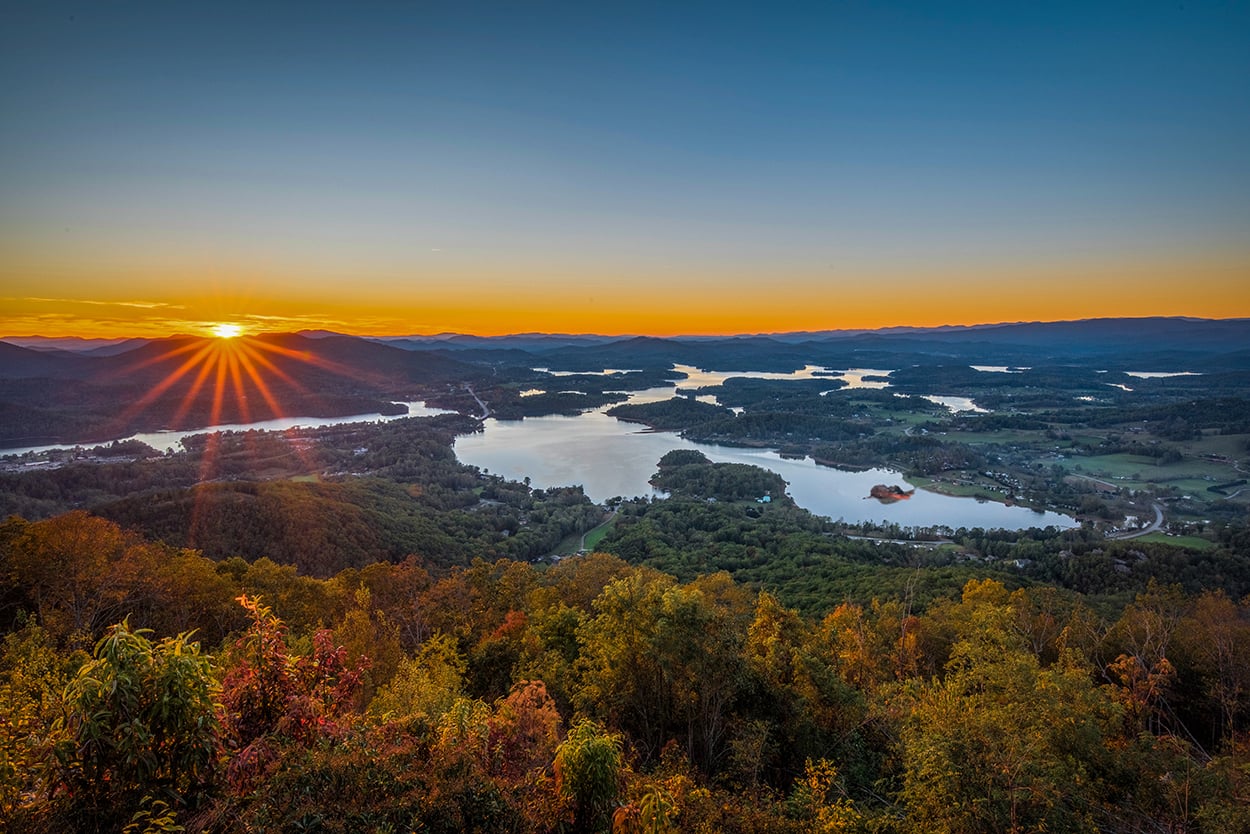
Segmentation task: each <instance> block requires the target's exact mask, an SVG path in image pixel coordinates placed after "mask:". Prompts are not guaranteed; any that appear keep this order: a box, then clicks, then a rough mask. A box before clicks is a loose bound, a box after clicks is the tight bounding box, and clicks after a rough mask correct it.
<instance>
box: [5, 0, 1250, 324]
mask: <svg viewBox="0 0 1250 834" xmlns="http://www.w3.org/2000/svg"><path fill="white" fill-rule="evenodd" d="M1247 149H1250V4H1247V3H1244V2H1192V0H1186V2H1176V0H1173V2H1169V3H1156V2H1152V0H1141V2H1129V3H1099V2H1064V0H1054V2H1046V3H1037V2H1011V0H1000V1H999V2H989V3H961V2H942V3H938V2H924V3H922V2H906V3H887V2H839V1H838V0H826V2H820V3H786V2H767V3H764V2H761V3H742V4H739V3H733V2H729V0H726V1H725V2H720V3H706V4H705V3H699V2H689V3H677V2H663V3H655V4H650V3H645V2H630V3H621V2H591V3H586V2H576V3H544V2H526V3H516V2H506V3H505V2H498V3H476V2H446V3H444V2H415V0H414V2H355V3H336V4H331V3H317V2H304V3H271V2H263V0H262V1H259V2H248V3H232V2H215V3H181V2H162V3H134V2H124V0H123V2H117V3H98V2H93V3H85V4H73V3H62V2H57V0H39V2H14V0H9V2H7V3H5V5H4V11H3V17H2V25H0V335H8V336H18V335H23V336H24V335H31V334H41V335H47V336H67V335H79V336H86V337H121V336H161V335H167V334H170V333H175V332H205V331H206V330H207V329H208V328H210V327H211V326H212V325H213V324H215V323H219V322H236V323H239V324H241V325H243V326H244V327H245V328H247V329H248V330H250V331H260V330H298V329H304V328H314V329H315V328H323V329H330V330H336V331H339V332H346V333H359V334H370V335H399V334H417V333H439V332H449V331H454V332H462V333H478V334H486V335H490V334H498V333H515V332H530V331H546V332H576V333H583V332H594V333H605V334H615V333H630V334H638V333H647V334H655V335H673V334H683V333H684V334H695V333H762V332H779V331H794V330H825V329H839V328H871V327H885V326H897V325H912V326H935V325H943V324H973V323H987V322H1001V321H1033V320H1064V319H1076V318H1090V317H1102V316H1121V315H1123V316H1147V315H1186V316H1204V317H1217V318H1224V317H1244V316H1250V151H1248V150H1247Z"/></svg>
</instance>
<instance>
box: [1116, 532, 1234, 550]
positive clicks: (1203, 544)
mask: <svg viewBox="0 0 1250 834" xmlns="http://www.w3.org/2000/svg"><path fill="white" fill-rule="evenodd" d="M1133 541H1138V542H1148V543H1150V544H1171V545H1176V546H1177V547H1188V548H1189V549H1190V550H1211V549H1212V548H1214V547H1215V542H1213V541H1209V540H1207V539H1201V538H1198V537H1197V536H1169V535H1168V534H1166V533H1151V534H1150V535H1148V536H1141V537H1140V538H1136V539H1133Z"/></svg>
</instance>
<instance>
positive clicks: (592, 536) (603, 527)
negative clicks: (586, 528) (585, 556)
mask: <svg viewBox="0 0 1250 834" xmlns="http://www.w3.org/2000/svg"><path fill="white" fill-rule="evenodd" d="M616 518H617V517H616V516H612V517H611V518H609V519H608V520H607V521H605V522H603V523H602V524H600V525H599V526H598V527H596V528H595V529H593V530H591V531H590V532H589V533H587V534H586V549H587V550H590V551H593V550H594V549H595V548H596V547H598V546H599V542H601V541H603V537H604V536H606V535H607V534H608V532H609V531H611V529H612V528H613V527H614V526H616Z"/></svg>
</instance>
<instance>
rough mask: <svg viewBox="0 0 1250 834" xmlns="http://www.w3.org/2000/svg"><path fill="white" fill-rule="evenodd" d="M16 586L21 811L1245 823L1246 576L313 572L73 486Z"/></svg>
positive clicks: (300, 817) (18, 545)
mask: <svg viewBox="0 0 1250 834" xmlns="http://www.w3.org/2000/svg"><path fill="white" fill-rule="evenodd" d="M680 465H689V464H687V463H682V464H680ZM0 615H2V616H3V618H4V621H3V625H4V629H5V632H6V636H5V638H4V640H3V643H2V644H0V696H2V697H0V764H2V765H3V766H2V767H0V827H3V828H4V830H7V831H23V832H33V834H44V832H48V833H49V834H50V832H61V831H70V830H73V831H84V832H119V831H122V830H123V829H124V830H125V831H157V830H185V831H192V832H246V831H257V830H278V831H300V830H314V831H322V832H357V831H379V830H381V831H389V830H424V831H441V832H459V831H483V832H484V831H513V832H533V833H534V834H555V832H564V831H571V832H600V831H608V830H609V829H611V830H612V831H616V832H620V831H632V830H651V831H670V832H673V831H691V832H709V833H710V832H730V834H735V833H736V832H742V833H743V834H746V832H782V833H784V834H817V832H821V834H823V833H824V832H831V831H833V832H837V831H847V832H869V831H871V832H879V831H891V832H909V833H911V832H914V833H915V834H918V833H919V832H927V831H958V832H964V831H967V832H982V831H996V832H997V831H1012V830H1019V831H1026V830H1031V831H1042V830H1046V831H1074V832H1075V831H1102V832H1109V833H1110V834H1130V833H1131V832H1140V831H1154V830H1172V831H1187V832H1196V833H1197V834H1217V832H1219V833H1220V834H1223V832H1236V831H1245V830H1247V826H1248V825H1250V804H1248V801H1247V797H1248V796H1250V776H1248V774H1250V767H1248V765H1247V755H1250V754H1248V752H1247V746H1246V741H1245V733H1246V728H1247V721H1248V720H1250V686H1247V682H1248V681H1250V661H1248V660H1247V659H1248V658H1250V605H1247V603H1246V602H1244V601H1243V602H1241V603H1238V602H1236V601H1234V600H1231V599H1229V598H1228V597H1227V596H1225V595H1224V594H1222V593H1220V592H1209V591H1208V592H1203V593H1196V594H1185V593H1182V592H1181V591H1179V590H1178V589H1176V588H1172V587H1167V586H1162V585H1155V584H1151V585H1150V586H1148V587H1147V588H1146V589H1145V590H1144V591H1143V592H1142V593H1141V594H1139V595H1137V596H1136V598H1135V599H1133V600H1132V601H1131V604H1129V605H1128V606H1126V607H1125V608H1123V610H1122V611H1121V612H1120V613H1118V614H1116V615H1114V616H1112V617H1109V618H1105V619H1104V618H1102V617H1100V616H1099V615H1098V614H1097V613H1095V612H1094V611H1092V610H1091V609H1090V608H1088V607H1087V606H1086V605H1085V604H1084V603H1083V602H1082V601H1081V599H1080V598H1078V597H1075V596H1073V595H1070V594H1065V593H1061V592H1057V591H1055V590H1054V589H1053V588H1046V587H1032V588H1024V589H1019V590H1016V591H1014V592H1013V591H1009V590H1008V589H1007V588H1005V587H1004V586H1003V585H1002V584H1000V583H998V582H996V581H993V580H983V581H975V580H974V581H970V582H968V583H967V584H966V585H965V586H964V587H963V589H962V591H960V592H957V593H955V594H954V595H953V596H950V597H946V598H940V599H936V600H934V601H932V602H931V603H930V604H928V605H927V606H925V607H924V608H921V607H919V606H917V605H916V604H915V599H914V597H913V596H912V595H911V593H910V592H905V593H903V594H902V595H899V596H894V595H888V594H887V595H882V596H880V597H878V598H877V599H874V600H872V601H871V602H870V604H864V605H860V604H854V603H844V604H841V605H839V606H837V607H836V608H835V609H833V610H832V611H830V612H829V613H828V614H827V615H826V616H824V617H823V618H809V617H805V616H803V615H801V614H800V613H798V612H796V611H795V610H793V609H790V608H788V607H787V606H785V605H784V604H783V603H781V602H779V601H778V600H777V599H776V598H775V597H773V596H772V595H770V594H769V593H767V592H757V591H754V590H750V589H748V588H747V587H745V586H742V585H739V584H737V583H735V582H734V581H733V580H732V579H731V578H729V577H728V576H727V575H726V574H723V573H719V574H708V575H703V576H700V577H698V578H695V579H693V580H690V581H685V582H683V581H678V580H677V579H675V578H674V577H672V576H669V575H667V574H664V573H661V572H659V571H656V570H654V569H652V568H645V567H631V566H630V565H628V564H627V563H625V562H623V561H620V560H618V559H616V558H614V557H610V556H606V555H603V554H596V555H590V556H583V557H574V558H570V559H567V560H564V561H562V562H560V563H559V564H558V565H555V566H552V567H550V568H547V569H545V570H542V569H538V568H535V567H533V566H531V565H527V564H525V563H523V562H517V561H511V560H503V561H499V562H494V563H492V562H488V561H477V562H475V563H474V564H472V565H471V566H467V567H464V568H458V569H455V570H452V571H450V572H447V573H439V574H435V573H432V572H430V571H428V570H427V569H426V568H425V567H424V566H423V565H422V564H421V562H420V561H419V560H418V559H410V560H407V561H405V562H402V563H399V564H390V563H378V564H372V565H368V566H365V567H363V568H359V569H355V568H353V569H350V570H345V571H343V572H341V573H339V574H337V575H336V576H334V577H332V578H328V579H311V578H308V577H306V576H302V575H300V574H299V573H298V572H296V571H295V570H294V569H292V568H288V567H283V566H280V565H278V564H276V563H274V562H272V561H269V560H267V559H262V560H259V561H257V562H255V563H252V564H249V563H247V562H245V561H243V560H241V559H229V560H226V561H223V562H213V561H211V560H208V559H206V558H204V557H203V556H201V555H200V554H198V553H197V552H195V551H190V550H182V549H177V548H172V547H169V546H167V545H164V544H161V543H158V542H153V541H150V540H147V539H145V538H143V537H141V536H137V535H135V534H132V533H127V532H125V531H123V530H122V529H121V528H119V527H116V526H115V525H113V524H111V523H110V522H107V521H104V520H102V519H98V518H94V517H91V516H89V515H86V514H84V513H70V514H67V515H63V516H59V517H57V518H54V519H49V520H46V521H41V522H36V523H30V522H25V521H21V520H18V519H10V520H9V521H8V522H6V523H4V524H3V525H0ZM631 826H639V827H641V828H634V827H631Z"/></svg>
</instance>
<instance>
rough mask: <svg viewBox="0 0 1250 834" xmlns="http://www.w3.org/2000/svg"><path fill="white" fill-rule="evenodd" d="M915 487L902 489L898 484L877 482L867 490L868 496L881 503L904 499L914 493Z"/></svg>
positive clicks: (891, 502)
mask: <svg viewBox="0 0 1250 834" xmlns="http://www.w3.org/2000/svg"><path fill="white" fill-rule="evenodd" d="M915 492H916V490H915V489H907V490H905V489H903V488H902V487H901V486H899V485H898V484H891V485H890V486H886V485H885V484H877V485H875V486H874V487H873V488H872V489H870V490H869V491H868V497H870V498H876V499H877V500H878V501H880V502H881V503H882V504H893V503H894V502H895V501H906V500H907V499H908V498H911V497H912V495H913V494H915Z"/></svg>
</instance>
